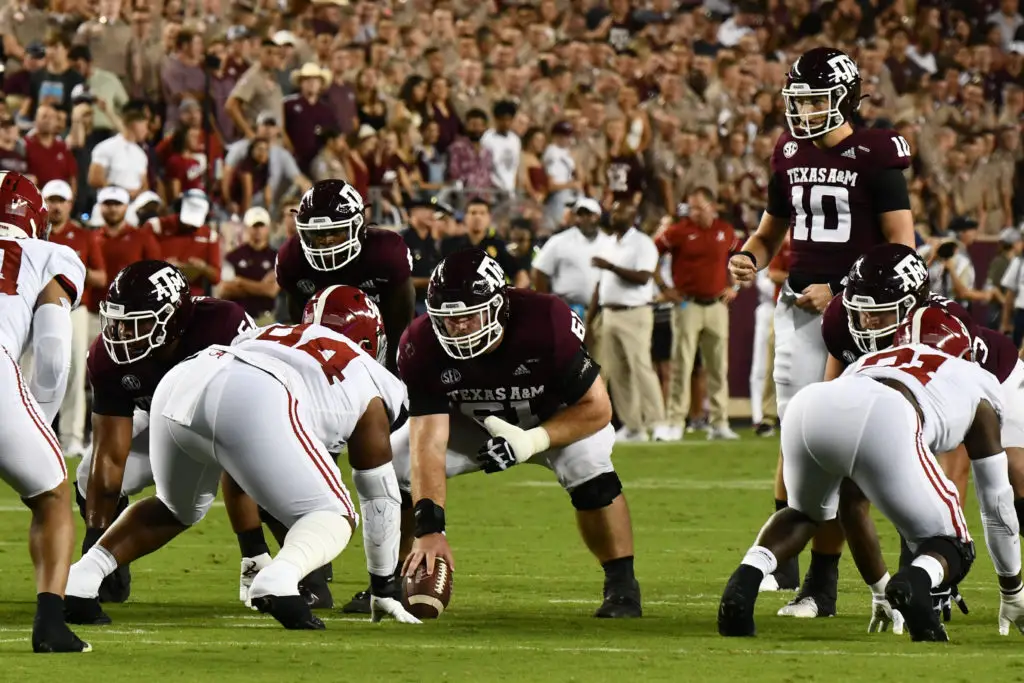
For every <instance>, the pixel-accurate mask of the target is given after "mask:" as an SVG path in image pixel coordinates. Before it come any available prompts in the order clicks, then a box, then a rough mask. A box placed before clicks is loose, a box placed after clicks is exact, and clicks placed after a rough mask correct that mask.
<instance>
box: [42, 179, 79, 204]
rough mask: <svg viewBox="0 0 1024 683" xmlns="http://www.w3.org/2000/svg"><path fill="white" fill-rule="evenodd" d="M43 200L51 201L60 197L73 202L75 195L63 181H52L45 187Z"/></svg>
mask: <svg viewBox="0 0 1024 683" xmlns="http://www.w3.org/2000/svg"><path fill="white" fill-rule="evenodd" d="M42 194H43V199H49V198H50V197H60V198H61V199H63V200H64V201H66V202H69V201H71V199H72V197H74V194H73V193H72V192H71V186H70V185H68V184H67V182H65V181H63V180H51V181H50V182H48V183H46V184H45V185H43V193H42Z"/></svg>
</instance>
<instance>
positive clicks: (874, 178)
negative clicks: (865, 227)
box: [769, 168, 910, 215]
mask: <svg viewBox="0 0 1024 683" xmlns="http://www.w3.org/2000/svg"><path fill="white" fill-rule="evenodd" d="M868 189H869V191H870V192H871V201H872V202H873V203H874V205H875V213H876V214H880V213H889V212H890V211H909V210H910V192H909V191H908V190H907V177H906V176H905V175H903V171H902V170H900V169H898V168H886V169H883V170H881V171H878V172H877V173H872V174H870V175H869V176H868ZM769 213H772V212H771V211H769ZM773 215H774V214H773Z"/></svg>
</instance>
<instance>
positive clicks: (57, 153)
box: [25, 104, 78, 191]
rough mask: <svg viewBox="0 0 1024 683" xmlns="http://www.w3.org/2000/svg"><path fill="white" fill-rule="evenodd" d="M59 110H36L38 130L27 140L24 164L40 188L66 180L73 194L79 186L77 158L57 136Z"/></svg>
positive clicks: (43, 106) (36, 128)
mask: <svg viewBox="0 0 1024 683" xmlns="http://www.w3.org/2000/svg"><path fill="white" fill-rule="evenodd" d="M58 125H59V124H58V122H57V110H56V109H54V108H53V107H52V106H50V105H48V104H40V105H39V107H38V108H37V109H36V125H35V129H34V130H33V131H32V132H31V133H29V134H28V135H26V136H25V161H26V162H27V163H28V172H29V174H30V175H33V176H35V178H36V184H37V185H39V187H42V186H44V185H46V184H47V183H48V182H50V181H51V180H63V181H65V182H67V183H68V184H69V185H70V186H71V190H72V191H74V189H75V184H76V183H77V182H78V164H77V163H76V162H75V155H74V154H73V153H72V152H71V150H69V149H68V146H67V145H66V144H65V143H64V141H63V140H61V138H60V136H58V135H57V130H58V128H57V127H58Z"/></svg>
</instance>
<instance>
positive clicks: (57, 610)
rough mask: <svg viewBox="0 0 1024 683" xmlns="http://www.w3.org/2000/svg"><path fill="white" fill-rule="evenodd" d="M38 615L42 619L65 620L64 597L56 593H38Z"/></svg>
mask: <svg viewBox="0 0 1024 683" xmlns="http://www.w3.org/2000/svg"><path fill="white" fill-rule="evenodd" d="M36 617H37V618H38V619H39V620H40V621H64V598H62V597H60V596H59V595H57V594H56V593H39V594H38V595H36Z"/></svg>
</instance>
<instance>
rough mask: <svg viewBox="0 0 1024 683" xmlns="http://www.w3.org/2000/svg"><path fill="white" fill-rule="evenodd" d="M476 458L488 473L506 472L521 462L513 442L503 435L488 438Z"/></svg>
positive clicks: (481, 467)
mask: <svg viewBox="0 0 1024 683" xmlns="http://www.w3.org/2000/svg"><path fill="white" fill-rule="evenodd" d="M476 459H477V462H479V463H480V469H482V470H483V471H484V472H486V473H487V474H494V473H495V472H504V471H505V470H507V469H508V468H509V467H512V466H513V465H518V464H519V460H517V459H516V454H515V452H514V451H513V450H512V444H510V443H509V442H508V441H507V440H506V439H505V437H503V436H497V437H491V438H490V439H487V443H485V444H484V445H483V446H481V447H480V450H479V451H478V452H477V454H476Z"/></svg>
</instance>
